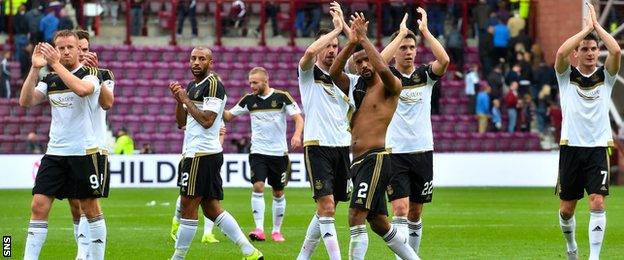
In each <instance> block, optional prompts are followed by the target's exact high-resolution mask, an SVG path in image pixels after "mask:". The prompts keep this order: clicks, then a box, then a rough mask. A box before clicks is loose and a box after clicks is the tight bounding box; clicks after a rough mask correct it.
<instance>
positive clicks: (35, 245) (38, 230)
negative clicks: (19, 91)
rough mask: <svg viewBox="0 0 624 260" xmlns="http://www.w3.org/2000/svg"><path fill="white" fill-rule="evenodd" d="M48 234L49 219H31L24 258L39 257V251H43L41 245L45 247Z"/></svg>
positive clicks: (26, 259)
mask: <svg viewBox="0 0 624 260" xmlns="http://www.w3.org/2000/svg"><path fill="white" fill-rule="evenodd" d="M47 235H48V221H45V220H31V221H30V222H29V223H28V235H27V237H26V249H25V251H24V260H31V259H39V253H40V252H41V247H43V243H45V240H46V236H47Z"/></svg>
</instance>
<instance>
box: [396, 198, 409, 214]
mask: <svg viewBox="0 0 624 260" xmlns="http://www.w3.org/2000/svg"><path fill="white" fill-rule="evenodd" d="M408 212H409V204H407V203H404V202H403V201H402V199H399V200H395V201H392V214H393V215H394V216H396V217H406V216H407V213H408Z"/></svg>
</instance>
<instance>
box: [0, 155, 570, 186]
mask: <svg viewBox="0 0 624 260" xmlns="http://www.w3.org/2000/svg"><path fill="white" fill-rule="evenodd" d="M41 157H42V156H41V155H0V189H13V188H32V187H33V184H34V178H35V176H36V173H37V170H38V168H39V163H40V162H39V161H40V159H41ZM433 158H434V159H433V160H434V181H433V182H434V184H435V186H436V187H443V186H546V187H547V186H553V187H554V185H555V182H556V181H557V164H558V159H559V154H558V153H556V152H531V153H435V154H434V157H433ZM180 159H181V156H180V155H171V154H164V155H132V156H120V155H113V156H110V160H109V163H110V166H109V168H110V171H111V187H112V188H124V187H128V188H130V187H133V188H134V187H145V188H151V187H154V188H156V187H176V182H177V167H178V163H179V161H180ZM290 160H291V162H292V174H291V178H290V181H289V184H288V186H289V187H309V184H308V180H307V175H306V174H305V165H304V163H303V154H291V155H290ZM221 177H222V179H223V186H224V187H251V184H250V183H249V180H250V170H249V163H248V156H247V155H246V154H225V155H224V161H223V166H222V167H221Z"/></svg>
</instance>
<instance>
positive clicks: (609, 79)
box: [603, 67, 617, 88]
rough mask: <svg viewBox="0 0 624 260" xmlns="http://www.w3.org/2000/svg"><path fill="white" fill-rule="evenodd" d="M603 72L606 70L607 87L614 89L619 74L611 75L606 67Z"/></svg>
mask: <svg viewBox="0 0 624 260" xmlns="http://www.w3.org/2000/svg"><path fill="white" fill-rule="evenodd" d="M603 70H604V76H605V85H607V86H608V87H610V88H612V87H613V85H615V81H616V80H617V74H616V75H611V74H609V71H608V70H607V68H606V67H605V68H604V69H603Z"/></svg>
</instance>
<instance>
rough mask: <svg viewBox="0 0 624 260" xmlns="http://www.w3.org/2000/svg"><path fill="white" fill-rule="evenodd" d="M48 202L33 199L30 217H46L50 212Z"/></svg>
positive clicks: (41, 218)
mask: <svg viewBox="0 0 624 260" xmlns="http://www.w3.org/2000/svg"><path fill="white" fill-rule="evenodd" d="M50 206H51V205H50V203H47V201H41V200H33V202H32V207H31V213H32V219H35V220H45V219H48V214H49V213H50Z"/></svg>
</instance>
